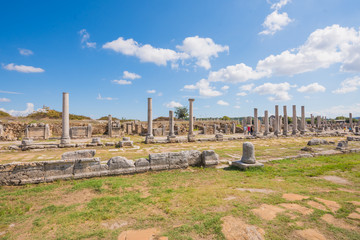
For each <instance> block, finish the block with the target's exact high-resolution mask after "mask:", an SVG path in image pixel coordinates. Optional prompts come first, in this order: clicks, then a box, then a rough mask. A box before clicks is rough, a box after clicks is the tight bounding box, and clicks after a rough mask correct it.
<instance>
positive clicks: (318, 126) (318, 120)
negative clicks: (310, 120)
mask: <svg viewBox="0 0 360 240" xmlns="http://www.w3.org/2000/svg"><path fill="white" fill-rule="evenodd" d="M320 124H321V116H317V119H316V128H317V129H318V130H320Z"/></svg>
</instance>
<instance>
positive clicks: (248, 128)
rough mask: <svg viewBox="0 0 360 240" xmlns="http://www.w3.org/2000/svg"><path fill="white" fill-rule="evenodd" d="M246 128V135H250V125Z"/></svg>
mask: <svg viewBox="0 0 360 240" xmlns="http://www.w3.org/2000/svg"><path fill="white" fill-rule="evenodd" d="M247 130H248V135H250V132H251V127H250V126H248V127H247Z"/></svg>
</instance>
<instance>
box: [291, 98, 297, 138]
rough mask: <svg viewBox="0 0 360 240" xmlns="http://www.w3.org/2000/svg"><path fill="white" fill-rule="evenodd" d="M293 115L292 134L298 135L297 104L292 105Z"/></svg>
mask: <svg viewBox="0 0 360 240" xmlns="http://www.w3.org/2000/svg"><path fill="white" fill-rule="evenodd" d="M292 108H293V109H292V111H293V117H292V124H293V125H292V135H296V132H297V116H296V105H293V106H292Z"/></svg>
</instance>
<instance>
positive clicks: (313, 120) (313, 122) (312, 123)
mask: <svg viewBox="0 0 360 240" xmlns="http://www.w3.org/2000/svg"><path fill="white" fill-rule="evenodd" d="M311 127H312V128H314V127H315V118H314V115H312V114H311Z"/></svg>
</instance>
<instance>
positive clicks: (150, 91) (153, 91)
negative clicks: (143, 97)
mask: <svg viewBox="0 0 360 240" xmlns="http://www.w3.org/2000/svg"><path fill="white" fill-rule="evenodd" d="M146 92H147V93H156V90H147V91H146Z"/></svg>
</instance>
